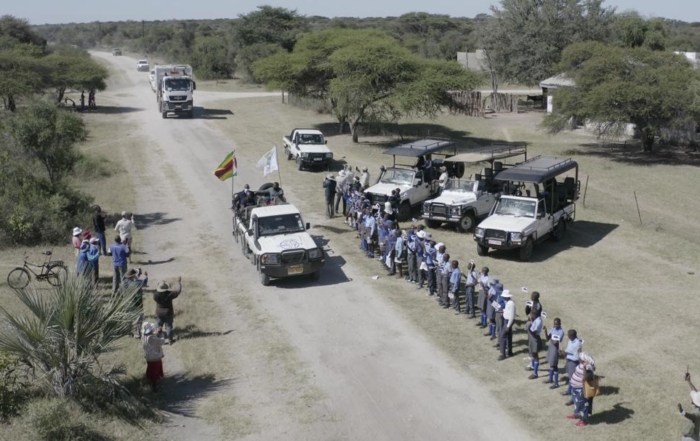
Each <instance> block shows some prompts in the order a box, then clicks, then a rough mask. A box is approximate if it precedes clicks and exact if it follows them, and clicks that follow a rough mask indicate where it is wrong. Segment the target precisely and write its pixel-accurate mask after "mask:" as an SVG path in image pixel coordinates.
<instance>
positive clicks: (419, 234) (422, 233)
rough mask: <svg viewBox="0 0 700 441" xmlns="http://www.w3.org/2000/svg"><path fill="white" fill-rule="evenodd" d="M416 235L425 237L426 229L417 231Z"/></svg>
mask: <svg viewBox="0 0 700 441" xmlns="http://www.w3.org/2000/svg"><path fill="white" fill-rule="evenodd" d="M416 236H418V237H420V238H421V239H425V231H422V230H421V231H419V232H418V233H416Z"/></svg>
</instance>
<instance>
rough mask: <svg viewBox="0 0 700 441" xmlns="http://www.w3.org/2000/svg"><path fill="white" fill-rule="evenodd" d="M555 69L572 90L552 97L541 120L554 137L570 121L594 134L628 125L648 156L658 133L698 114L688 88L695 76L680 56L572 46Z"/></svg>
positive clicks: (610, 133) (642, 49)
mask: <svg viewBox="0 0 700 441" xmlns="http://www.w3.org/2000/svg"><path fill="white" fill-rule="evenodd" d="M558 69H560V70H561V71H562V72H565V73H566V74H567V75H568V76H569V77H570V78H572V79H573V80H574V82H575V84H576V86H575V87H565V88H560V89H558V90H557V92H556V94H555V95H554V106H555V113H554V114H552V115H548V116H547V118H546V119H545V122H544V124H545V126H546V127H547V128H548V129H549V130H550V131H552V132H554V133H557V132H560V131H562V130H564V129H565V128H566V127H567V125H568V121H570V120H571V119H572V118H573V119H578V120H587V121H590V122H591V123H593V124H594V126H595V129H596V131H597V134H598V136H615V135H618V134H620V133H621V131H622V130H623V129H624V127H626V126H627V125H628V124H634V125H635V127H636V130H637V131H638V133H639V136H640V137H641V140H642V148H643V150H644V151H645V152H651V151H652V148H653V146H654V142H655V139H656V137H657V136H658V135H660V132H661V129H663V128H673V127H683V126H686V125H687V124H691V123H693V120H694V116H695V114H696V112H697V110H698V109H697V107H696V104H694V103H697V102H698V97H697V96H693V91H692V90H693V89H692V88H690V87H689V85H691V84H697V83H696V81H697V73H696V72H695V71H694V70H693V68H692V67H691V65H690V63H689V62H688V61H687V60H686V59H685V58H684V57H682V56H680V55H675V54H673V53H669V52H658V51H652V50H650V49H648V48H646V47H637V48H622V47H614V46H607V45H604V44H601V43H594V42H587V43H577V44H574V45H571V46H570V47H568V48H566V49H565V50H564V53H563V55H562V61H561V63H559V65H558ZM696 90H697V89H696Z"/></svg>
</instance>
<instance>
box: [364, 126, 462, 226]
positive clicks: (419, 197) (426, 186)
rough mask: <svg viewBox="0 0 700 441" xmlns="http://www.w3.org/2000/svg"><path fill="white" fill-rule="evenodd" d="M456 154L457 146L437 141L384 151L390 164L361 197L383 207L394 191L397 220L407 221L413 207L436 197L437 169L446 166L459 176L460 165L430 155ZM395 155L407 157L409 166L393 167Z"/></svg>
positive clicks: (421, 142)
mask: <svg viewBox="0 0 700 441" xmlns="http://www.w3.org/2000/svg"><path fill="white" fill-rule="evenodd" d="M456 152H457V147H456V145H455V144H454V143H453V142H452V141H446V140H439V139H422V140H419V141H416V142H412V143H409V144H404V145H400V146H397V147H394V148H391V149H389V150H386V151H385V152H384V154H385V155H391V156H393V157H394V165H393V166H392V167H388V168H385V167H383V166H382V169H381V173H380V175H379V179H378V180H377V183H376V184H374V185H373V186H371V187H369V188H368V189H367V190H365V194H366V195H367V197H368V198H369V199H370V201H371V202H372V204H380V205H384V203H385V202H386V201H388V200H389V197H390V196H391V192H392V191H394V190H395V189H397V188H398V189H399V190H400V201H399V205H398V219H399V220H400V221H406V220H409V219H411V213H412V210H413V208H414V207H416V206H420V205H421V204H422V203H423V201H425V200H428V199H431V198H434V197H436V196H437V195H438V192H439V189H440V186H439V185H438V182H437V177H438V174H439V167H440V166H446V167H448V171H450V172H451V174H452V175H456V176H458V177H462V175H463V174H464V165H463V164H460V163H447V162H444V161H443V160H442V159H432V155H442V156H446V157H449V156H454V155H455V154H456ZM397 156H399V157H403V158H411V160H412V161H413V163H412V164H397V163H396V157H397ZM427 161H430V162H427Z"/></svg>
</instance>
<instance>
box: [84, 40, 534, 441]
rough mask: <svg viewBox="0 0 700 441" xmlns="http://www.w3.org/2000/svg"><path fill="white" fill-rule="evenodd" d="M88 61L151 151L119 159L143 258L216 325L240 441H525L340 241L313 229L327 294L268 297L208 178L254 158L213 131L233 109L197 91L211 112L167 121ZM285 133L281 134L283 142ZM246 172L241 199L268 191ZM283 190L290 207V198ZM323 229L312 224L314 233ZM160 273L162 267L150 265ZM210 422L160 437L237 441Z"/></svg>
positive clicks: (315, 287)
mask: <svg viewBox="0 0 700 441" xmlns="http://www.w3.org/2000/svg"><path fill="white" fill-rule="evenodd" d="M94 55H95V56H97V57H100V58H103V59H105V60H107V61H108V62H109V63H110V64H111V68H112V69H113V70H114V73H115V77H116V78H117V80H116V82H115V84H114V86H113V87H112V88H111V90H109V92H108V93H105V94H103V95H107V96H108V97H109V98H110V99H111V100H116V101H118V102H119V107H122V108H124V109H128V110H129V111H128V112H124V113H119V112H118V110H117V111H115V115H114V123H115V124H119V122H120V120H122V119H128V120H129V121H130V122H133V123H134V124H136V125H137V127H139V130H138V132H139V134H140V135H145V137H146V138H147V140H148V141H147V143H145V144H144V145H143V146H142V151H141V154H139V156H138V157H136V158H125V159H126V160H127V162H128V163H132V164H133V169H131V170H130V172H131V173H132V175H133V179H134V181H135V182H136V185H137V187H138V190H137V191H138V207H137V208H136V209H135V210H134V211H135V212H137V213H142V214H143V215H144V216H146V217H147V218H149V219H152V222H150V223H149V224H147V225H141V230H142V235H143V237H144V242H145V243H144V244H143V245H142V247H141V250H142V252H144V253H146V256H147V259H148V260H149V261H151V265H154V266H153V267H152V268H148V269H149V271H150V272H152V273H154V274H156V276H154V277H158V278H162V277H172V276H175V275H177V274H180V273H181V274H182V275H183V279H184V282H185V284H187V281H188V279H197V280H199V282H200V283H201V284H203V286H204V288H205V291H206V292H207V296H208V300H210V301H211V302H213V309H214V310H215V311H216V312H217V314H218V315H219V316H220V317H221V318H220V319H217V321H216V322H211V323H203V324H202V326H203V327H207V326H208V327H209V329H211V328H212V327H217V328H218V329H217V330H218V331H219V332H221V333H224V335H220V336H218V337H216V338H217V339H218V340H216V341H217V343H216V346H215V350H216V351H218V352H217V354H216V358H217V359H218V360H219V361H220V362H221V363H222V365H224V366H227V367H226V368H223V369H218V370H219V371H221V370H224V371H225V372H226V373H230V375H231V378H229V379H230V380H231V381H230V383H228V384H227V385H226V386H225V390H219V391H217V392H216V393H217V394H225V393H229V394H231V396H232V397H234V399H232V400H230V401H224V402H225V403H229V405H231V406H233V408H232V409H231V411H230V414H231V415H232V416H231V418H236V417H238V416H240V417H242V418H244V419H246V420H247V421H248V424H247V429H246V430H243V431H241V432H238V433H235V434H236V435H237V436H240V437H242V438H243V439H260V440H269V439H286V440H291V439H305V440H346V439H347V440H354V439H368V440H370V439H371V440H406V439H416V440H425V439H443V440H453V439H454V440H456V439H472V440H497V439H498V440H502V439H518V440H527V439H528V436H527V435H526V434H525V432H524V429H523V428H521V427H519V426H518V425H517V424H516V423H514V422H513V421H512V420H510V419H509V418H508V416H507V415H506V414H505V412H504V411H503V410H502V409H501V408H500V407H499V406H498V405H497V404H496V402H495V400H493V399H492V398H491V397H490V395H489V391H488V390H486V389H485V388H484V387H483V386H481V385H480V384H478V383H477V382H476V381H474V380H473V379H472V378H470V377H469V376H468V375H467V374H466V373H465V372H462V371H460V370H458V369H455V368H454V367H453V366H452V365H451V363H450V362H449V360H448V358H447V357H446V356H445V354H443V353H441V352H440V351H438V350H436V349H435V348H434V347H433V346H432V345H431V344H430V343H429V342H428V341H427V340H426V339H425V338H424V336H423V335H422V334H420V333H419V332H417V330H416V329H415V328H413V327H412V326H411V325H410V324H409V323H408V322H407V321H406V319H405V318H404V317H402V316H401V315H400V314H399V313H398V312H397V311H396V310H395V309H394V308H393V306H391V305H390V304H389V303H387V302H386V301H385V300H383V299H382V298H381V297H380V296H378V295H376V293H375V291H374V290H373V288H372V287H371V286H368V285H367V284H363V283H361V282H359V281H354V279H355V278H356V277H355V269H354V268H353V263H352V259H351V258H348V259H347V262H346V261H345V259H343V258H342V257H341V256H336V255H335V254H334V253H333V234H335V233H328V232H325V230H324V233H323V234H325V237H320V233H319V232H318V231H319V230H316V231H312V233H314V234H315V235H319V238H320V240H322V241H323V242H324V243H326V245H325V246H326V248H327V250H328V251H329V256H330V258H329V259H328V268H327V271H325V273H324V274H323V276H322V278H321V281H320V282H319V283H314V282H311V281H307V280H304V281H301V280H299V281H291V282H289V283H288V282H285V283H277V284H274V286H269V287H263V286H261V285H260V283H259V282H258V280H257V275H256V273H255V271H254V270H253V268H252V267H251V265H250V264H249V263H248V261H247V260H246V259H245V258H244V257H243V256H242V255H241V253H240V250H239V249H238V248H237V247H236V246H235V243H234V241H233V239H232V236H231V214H230V211H229V202H230V184H229V183H228V182H227V183H221V182H219V181H217V180H216V179H215V178H214V176H213V175H212V171H213V169H214V168H215V167H216V165H218V163H219V162H220V161H221V160H222V159H223V157H224V156H225V155H226V154H227V153H228V152H229V151H231V150H232V149H237V150H238V151H243V150H244V149H246V146H245V145H237V144H236V142H235V140H232V139H226V138H225V137H224V136H223V135H222V133H221V132H220V131H219V130H218V129H217V121H216V120H217V119H221V118H235V117H236V116H235V112H236V109H235V108H234V109H211V108H207V102H209V101H210V100H214V99H221V98H222V96H221V95H220V94H216V93H213V92H204V93H197V92H196V93H195V105H197V106H201V107H203V108H204V109H201V108H198V109H197V111H196V112H195V118H194V119H192V120H187V119H182V120H177V119H168V120H163V119H161V115H160V113H159V112H158V111H157V110H156V103H155V97H154V94H153V93H152V92H151V90H150V87H149V85H148V79H147V74H146V73H142V72H137V71H136V69H135V64H134V60H133V59H131V58H127V57H112V56H111V55H109V54H104V53H96V54H94ZM261 95H263V96H264V95H268V94H265V93H241V94H239V95H231V94H227V96H228V97H234V98H237V99H254V98H255V97H256V96H261ZM99 98H100V96H99V95H98V105H99ZM289 129H290V128H289V127H280V134H282V133H284V132H287V131H288V130H289ZM238 173H239V176H238V177H237V178H236V185H237V186H240V184H242V183H243V182H248V183H250V184H251V186H257V185H260V184H261V183H263V178H262V176H261V173H260V172H259V171H258V170H256V169H255V168H254V164H250V163H243V162H242V161H239V171H238ZM285 191H286V192H287V193H288V194H290V196H294V192H295V189H294V188H285ZM315 219H316V218H315V216H313V215H307V216H306V220H310V221H312V224H313V222H314V220H315ZM144 259H145V258H144ZM158 262H163V263H162V264H159V265H157V266H155V263H158ZM185 289H187V288H185ZM184 295H187V292H185V294H183V296H184ZM176 307H177V306H176ZM176 327H177V319H176ZM228 330H232V332H230V333H226V332H225V331H228ZM168 349H169V351H168V353H169V355H168V358H167V364H166V371H167V370H169V369H170V370H183V374H186V372H184V363H183V362H182V361H181V360H182V359H183V358H185V356H186V354H184V353H182V351H183V349H180V347H179V346H178V345H177V344H176V345H175V346H173V347H172V348H168ZM171 372H172V371H171ZM171 372H166V375H168V374H171ZM494 375H498V374H497V373H496V372H494ZM504 380H505V379H504ZM198 392H200V391H197V390H194V388H193V390H191V391H188V392H187V393H192V395H193V396H197V397H198V398H196V399H194V398H193V400H195V401H194V402H193V403H191V406H192V407H195V408H197V407H198V406H199V405H200V404H201V403H204V402H206V400H207V399H208V398H210V397H206V396H202V395H201V394H200V393H198ZM170 393H173V392H170ZM234 402H235V404H231V403H234ZM215 403H216V402H215ZM216 406H217V407H220V406H221V404H216ZM205 409H206V408H205ZM219 410H220V411H221V408H219ZM223 410H224V411H227V409H223ZM203 412H205V411H202V410H201V409H200V410H199V411H198V412H193V413H187V412H183V414H184V415H185V416H181V417H178V418H176V419H175V420H173V422H172V424H171V427H170V428H169V429H168V430H167V432H166V433H165V437H166V438H168V439H221V438H224V437H225V438H228V437H229V436H230V434H229V435H228V436H224V435H223V434H222V433H223V432H222V431H221V430H219V429H218V428H217V427H216V426H215V425H214V424H211V423H208V422H205V421H204V420H202V419H200V418H198V417H200V416H204V417H206V415H203Z"/></svg>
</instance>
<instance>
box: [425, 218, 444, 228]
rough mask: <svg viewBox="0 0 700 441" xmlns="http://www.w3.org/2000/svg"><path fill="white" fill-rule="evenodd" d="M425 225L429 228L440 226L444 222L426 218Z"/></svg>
mask: <svg viewBox="0 0 700 441" xmlns="http://www.w3.org/2000/svg"><path fill="white" fill-rule="evenodd" d="M425 225H426V226H427V227H428V228H438V227H439V226H440V225H442V222H440V221H436V220H432V219H425Z"/></svg>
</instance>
